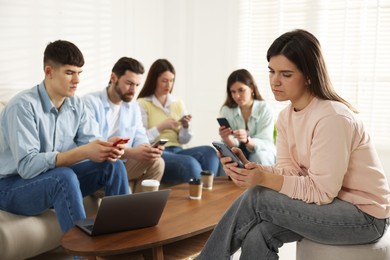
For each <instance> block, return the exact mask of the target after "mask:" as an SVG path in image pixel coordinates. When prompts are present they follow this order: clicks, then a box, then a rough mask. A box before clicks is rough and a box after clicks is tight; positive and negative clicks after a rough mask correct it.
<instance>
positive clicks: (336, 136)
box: [269, 98, 390, 218]
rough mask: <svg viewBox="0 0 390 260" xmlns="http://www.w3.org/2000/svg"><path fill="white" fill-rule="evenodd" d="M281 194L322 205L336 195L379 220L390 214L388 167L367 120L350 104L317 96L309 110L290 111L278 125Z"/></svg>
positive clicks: (276, 169) (281, 114)
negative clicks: (282, 178)
mask: <svg viewBox="0 0 390 260" xmlns="http://www.w3.org/2000/svg"><path fill="white" fill-rule="evenodd" d="M277 131H278V135H277V163H276V165H275V167H270V168H269V170H271V171H273V172H275V173H276V174H281V175H284V184H283V187H282V189H281V191H280V192H281V193H283V194H286V195H287V196H289V197H291V198H293V199H300V200H303V201H305V202H307V203H316V204H318V205H321V204H327V203H330V202H332V201H333V199H334V198H335V197H338V198H339V199H341V200H344V201H347V202H350V203H352V204H354V205H356V206H357V207H358V208H359V209H361V210H362V211H364V212H366V213H367V214H370V215H372V216H374V217H377V218H387V217H389V216H390V191H389V185H388V183H387V180H386V176H385V174H384V170H383V167H382V165H381V162H380V160H379V158H378V155H377V153H376V151H375V148H374V145H373V142H372V140H371V138H370V136H369V134H368V133H367V132H366V130H365V129H364V126H363V124H362V122H361V121H360V120H359V119H358V118H357V116H356V115H355V114H354V113H353V112H352V111H351V110H349V109H348V108H347V107H346V106H345V105H344V104H342V103H340V102H335V101H329V100H320V99H317V98H314V99H313V100H312V101H311V102H310V104H309V105H308V106H307V107H306V108H305V109H303V110H301V111H299V112H295V111H294V109H293V108H292V106H291V105H290V106H288V107H287V108H285V109H284V110H283V111H282V112H281V113H280V115H279V118H278V121H277Z"/></svg>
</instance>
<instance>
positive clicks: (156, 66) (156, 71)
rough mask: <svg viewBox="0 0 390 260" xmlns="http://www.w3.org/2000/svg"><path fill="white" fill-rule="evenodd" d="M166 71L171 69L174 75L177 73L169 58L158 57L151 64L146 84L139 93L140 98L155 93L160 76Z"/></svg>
mask: <svg viewBox="0 0 390 260" xmlns="http://www.w3.org/2000/svg"><path fill="white" fill-rule="evenodd" d="M166 71H169V72H171V73H172V74H173V75H176V72H175V68H174V67H173V65H172V64H171V63H170V62H169V61H168V60H166V59H158V60H156V61H155V62H153V64H152V66H150V69H149V72H148V75H147V77H146V80H145V83H144V86H143V87H142V89H141V91H140V93H139V94H138V98H143V97H148V96H151V95H153V94H154V91H155V90H156V86H157V79H158V77H159V76H160V75H161V74H163V73H164V72H166ZM172 89H173V87H172ZM172 89H171V92H172Z"/></svg>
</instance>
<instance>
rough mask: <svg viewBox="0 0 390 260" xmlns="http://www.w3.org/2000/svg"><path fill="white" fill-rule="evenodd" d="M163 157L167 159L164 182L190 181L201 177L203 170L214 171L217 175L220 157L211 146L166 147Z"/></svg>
mask: <svg viewBox="0 0 390 260" xmlns="http://www.w3.org/2000/svg"><path fill="white" fill-rule="evenodd" d="M162 158H163V159H164V161H165V169H164V175H163V177H162V181H163V182H188V181H189V180H190V179H191V178H200V172H201V171H202V170H208V171H213V172H214V174H215V175H216V174H217V172H218V167H219V158H218V156H217V153H216V151H215V150H214V148H212V147H211V146H206V145H204V146H197V147H193V148H188V149H183V148H182V147H177V146H170V147H166V148H165V150H164V153H163V155H162Z"/></svg>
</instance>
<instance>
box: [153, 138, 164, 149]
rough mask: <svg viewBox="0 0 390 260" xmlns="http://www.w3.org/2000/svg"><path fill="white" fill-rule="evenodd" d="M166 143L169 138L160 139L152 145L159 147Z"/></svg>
mask: <svg viewBox="0 0 390 260" xmlns="http://www.w3.org/2000/svg"><path fill="white" fill-rule="evenodd" d="M166 143H168V139H160V140H158V141H156V142H154V143H153V144H152V147H153V148H157V147H159V146H160V145H164V144H166Z"/></svg>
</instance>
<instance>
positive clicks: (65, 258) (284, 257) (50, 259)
mask: <svg viewBox="0 0 390 260" xmlns="http://www.w3.org/2000/svg"><path fill="white" fill-rule="evenodd" d="M239 259H240V252H237V253H236V254H234V256H233V260H239ZM291 259H295V243H288V244H285V245H284V246H283V247H282V248H281V249H280V251H279V260H291ZM28 260H73V257H72V256H70V255H67V254H66V253H65V252H64V251H63V250H62V249H61V248H57V249H55V250H53V251H51V252H49V253H46V254H43V255H40V256H37V257H33V258H29V259H28Z"/></svg>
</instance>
